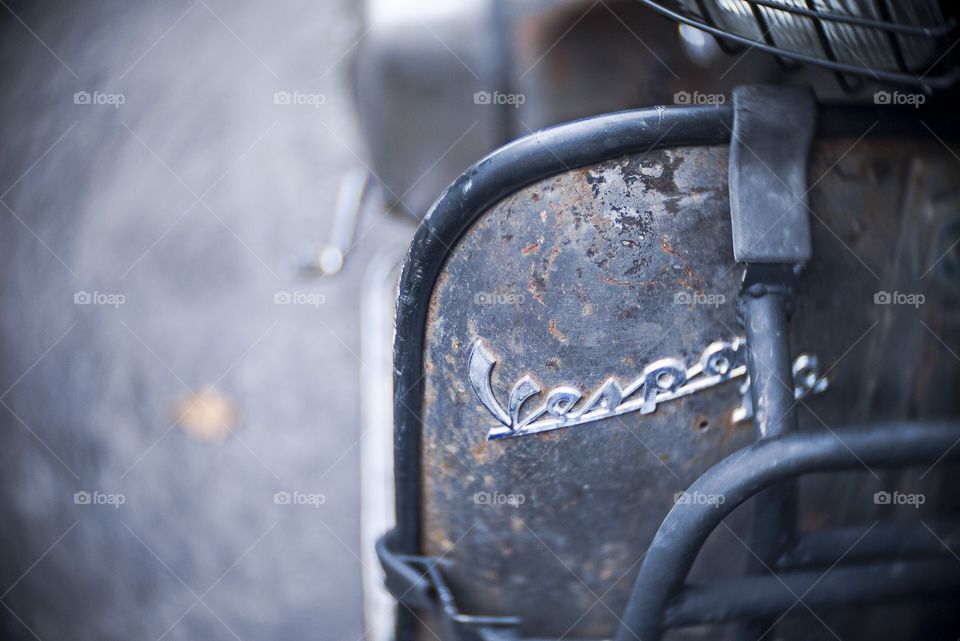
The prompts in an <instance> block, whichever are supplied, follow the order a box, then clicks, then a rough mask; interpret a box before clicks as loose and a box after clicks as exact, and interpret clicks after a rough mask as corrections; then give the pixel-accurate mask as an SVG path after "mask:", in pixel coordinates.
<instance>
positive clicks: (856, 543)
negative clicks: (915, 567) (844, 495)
mask: <svg viewBox="0 0 960 641" xmlns="http://www.w3.org/2000/svg"><path fill="white" fill-rule="evenodd" d="M958 546H960V519H924V520H923V522H917V521H887V522H880V523H875V524H873V525H870V526H867V527H847V528H837V529H832V530H823V531H820V532H809V533H807V534H803V535H801V536H799V537H797V541H796V543H795V544H794V546H793V547H792V548H791V549H790V550H789V551H787V552H786V553H785V554H784V555H783V556H782V557H781V558H780V560H779V561H778V563H777V567H778V568H780V569H790V570H792V569H801V568H816V567H830V566H832V565H834V564H835V563H839V562H841V561H842V562H843V563H858V562H864V561H875V560H877V559H883V558H905V557H914V558H916V557H921V556H924V557H930V556H942V555H949V554H950V550H952V549H954V548H957V547H958Z"/></svg>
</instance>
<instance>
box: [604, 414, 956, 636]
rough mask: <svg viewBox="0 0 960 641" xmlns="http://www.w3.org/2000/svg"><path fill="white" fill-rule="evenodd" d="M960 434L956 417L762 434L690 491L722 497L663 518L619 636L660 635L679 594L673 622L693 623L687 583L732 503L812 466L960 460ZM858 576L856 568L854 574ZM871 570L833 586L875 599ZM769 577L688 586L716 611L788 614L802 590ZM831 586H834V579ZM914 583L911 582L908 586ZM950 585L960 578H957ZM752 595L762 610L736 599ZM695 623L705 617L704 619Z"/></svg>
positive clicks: (685, 506) (692, 504)
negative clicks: (729, 585)
mask: <svg viewBox="0 0 960 641" xmlns="http://www.w3.org/2000/svg"><path fill="white" fill-rule="evenodd" d="M958 438H960V423H958V422H956V421H952V422H951V421H942V422H937V423H926V424H924V423H892V424H887V425H872V426H869V427H866V428H863V429H860V430H857V431H847V430H844V431H837V432H817V433H799V434H789V435H786V436H783V437H779V438H774V439H765V440H762V441H759V442H758V443H756V444H754V445H752V446H750V447H748V448H745V449H743V450H740V451H739V452H737V453H735V454H733V455H731V456H729V457H727V458H726V459H724V460H723V461H721V462H720V463H718V464H717V465H715V466H713V467H712V468H710V469H709V470H708V471H707V472H706V473H704V474H703V475H702V476H701V477H700V478H699V479H697V481H696V482H694V484H693V485H691V486H690V488H689V489H688V490H687V491H688V492H690V493H692V494H695V493H700V494H702V495H712V496H723V497H724V500H723V501H722V502H720V503H713V504H710V505H706V504H697V503H696V502H689V503H678V504H676V505H674V507H673V509H671V510H670V512H669V514H667V517H666V518H665V519H664V520H663V523H662V524H661V525H660V529H659V530H657V534H656V535H655V536H654V538H653V542H652V543H651V544H650V547H649V548H648V549H647V554H646V556H645V557H644V561H643V564H642V565H641V566H640V572H639V574H638V575H637V580H636V583H634V587H633V592H632V594H631V596H630V600H629V602H628V603H627V608H626V611H625V612H624V616H623V619H622V622H621V625H620V627H619V629H618V630H617V634H616V636H615V637H614V639H615V641H638V640H640V639H642V640H643V641H657V640H658V639H660V637H661V635H662V633H663V631H664V628H665V627H666V625H667V623H668V620H667V610H668V607H669V606H670V603H671V600H672V599H674V598H680V599H681V603H680V604H679V605H676V606H675V609H674V614H673V615H672V622H676V621H684V622H692V620H693V613H692V612H691V606H690V605H689V604H686V605H685V604H684V603H683V599H684V596H682V595H683V594H684V592H683V585H684V581H685V580H686V577H687V574H688V573H689V571H690V567H691V566H692V565H693V562H694V561H695V560H696V558H697V554H698V553H699V552H700V548H701V547H702V546H703V544H704V542H705V541H706V540H707V537H708V536H709V535H710V533H711V532H713V530H714V529H715V528H716V527H717V526H718V525H719V524H720V522H721V521H722V520H723V519H724V518H725V517H726V516H727V515H728V514H730V512H732V511H733V509H734V508H736V507H737V506H738V505H740V504H741V503H743V502H744V501H746V500H747V499H749V498H750V497H752V496H754V495H756V494H757V493H758V492H759V491H761V490H763V489H764V488H767V487H770V486H771V485H773V484H774V483H777V482H782V481H785V480H788V479H792V478H796V477H798V476H800V475H803V474H809V473H811V472H823V471H839V470H847V469H858V468H860V467H861V466H908V465H915V464H920V463H925V462H926V463H930V462H934V461H938V460H941V459H942V460H944V461H956V460H960V451H958V448H954V447H953V445H954V444H955V443H956V441H957V439H958ZM948 569H949V571H950V573H951V574H952V575H953V576H954V577H956V576H957V575H960V572H958V571H957V568H956V567H949V568H948ZM857 576H858V575H852V578H856V577H857ZM867 576H869V573H868V574H866V575H864V577H863V578H862V580H861V579H860V578H858V579H857V582H856V583H853V584H851V583H849V582H848V583H846V584H841V588H837V589H836V590H833V591H827V593H828V594H829V595H831V596H836V594H837V593H838V592H839V591H842V590H846V592H847V593H848V600H851V601H852V600H853V599H854V597H856V596H858V591H859V592H864V593H865V594H864V595H862V597H863V599H864V600H868V601H869V600H874V597H875V596H877V595H873V594H872V593H871V592H870V591H871V590H873V589H875V586H873V585H872V583H871V582H870V581H868V580H867V578H866V577H867ZM771 578H772V579H773V580H776V577H749V578H746V579H741V581H742V583H740V585H741V586H746V585H751V582H755V583H756V587H757V589H758V590H767V591H768V592H764V593H761V591H758V592H756V593H752V594H748V593H747V591H746V590H744V589H743V588H738V591H740V593H741V594H740V595H739V597H734V596H729V597H728V598H725V599H720V596H719V591H718V590H707V595H705V594H703V593H697V592H696V591H694V592H693V595H692V596H691V595H690V594H689V593H688V594H687V596H686V598H687V599H688V600H689V599H691V598H693V597H696V599H695V600H696V601H698V602H699V604H700V605H703V603H705V599H707V597H708V596H709V597H710V598H711V599H713V600H712V601H710V602H711V603H712V604H713V605H714V606H715V608H714V609H713V610H712V612H713V613H716V612H719V611H721V610H720V608H722V607H726V608H728V609H729V613H728V615H727V616H728V617H729V618H736V617H738V616H741V615H743V614H744V613H745V612H749V613H750V614H751V615H757V614H762V613H767V614H782V610H779V609H778V608H780V606H781V605H783V604H786V607H789V606H790V605H792V604H794V603H795V602H796V600H797V597H796V594H803V592H802V591H801V592H799V593H796V594H794V595H793V599H792V600H788V599H785V598H784V594H785V593H784V592H782V591H778V590H775V589H773V588H772V587H771V584H770V583H769V582H767V581H766V579H771ZM803 581H804V579H803V578H802V577H801V578H799V579H798V585H802V584H803ZM828 585H831V586H832V585H833V583H832V582H831V583H829V584H828ZM912 586H913V584H912V583H911V584H909V586H908V587H910V588H912ZM952 587H957V585H956V584H953V586H952ZM771 590H772V591H771ZM788 594H789V592H788ZM902 594H903V592H902V591H899V590H896V589H893V588H891V594H889V595H887V596H898V595H899V596H902ZM749 596H752V597H753V602H754V604H755V605H757V610H747V609H746V607H745V605H744V602H743V601H741V600H738V599H739V598H741V597H742V598H743V599H747V597H749ZM718 599H720V601H718ZM825 600H826V599H825ZM845 602H847V601H845ZM678 612H680V613H682V616H681V614H677V613H678ZM704 612H705V614H707V613H710V612H707V611H704ZM697 622H704V621H703V619H699V620H698V621H697Z"/></svg>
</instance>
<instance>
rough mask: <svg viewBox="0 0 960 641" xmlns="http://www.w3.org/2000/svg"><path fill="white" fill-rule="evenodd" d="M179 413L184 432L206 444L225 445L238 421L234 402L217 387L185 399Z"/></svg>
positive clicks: (179, 420)
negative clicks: (223, 443)
mask: <svg viewBox="0 0 960 641" xmlns="http://www.w3.org/2000/svg"><path fill="white" fill-rule="evenodd" d="M176 412H177V425H178V426H179V427H180V429H182V430H183V431H184V432H186V433H187V434H189V435H190V436H192V437H193V438H195V439H196V440H198V441H200V442H202V443H222V442H224V441H225V440H226V439H227V437H228V436H229V435H230V433H231V432H232V431H233V428H234V427H235V425H236V422H237V411H236V409H235V408H234V404H233V401H232V400H231V399H229V398H227V396H226V395H224V394H223V393H222V392H221V391H220V390H218V389H216V388H215V387H205V388H204V389H202V390H201V391H200V392H199V393H193V394H188V395H187V396H184V397H182V398H181V399H180V400H179V401H178V402H177V410H176Z"/></svg>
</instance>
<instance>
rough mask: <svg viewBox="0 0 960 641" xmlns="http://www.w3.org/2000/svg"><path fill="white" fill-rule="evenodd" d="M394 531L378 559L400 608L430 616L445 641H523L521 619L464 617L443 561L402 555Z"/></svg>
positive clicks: (382, 545)
mask: <svg viewBox="0 0 960 641" xmlns="http://www.w3.org/2000/svg"><path fill="white" fill-rule="evenodd" d="M394 537H395V531H394V530H391V531H390V532H388V533H387V534H386V535H384V536H383V537H382V538H381V539H380V540H379V541H377V556H378V557H379V559H380V564H381V565H382V566H383V570H384V574H385V584H386V586H387V589H388V590H389V591H390V593H391V594H392V595H393V596H394V598H396V599H397V603H398V604H399V605H400V607H405V608H408V609H410V610H411V611H412V610H417V611H420V612H425V613H429V615H431V616H432V618H433V620H434V621H435V622H436V624H437V626H438V627H439V628H441V629H442V630H443V639H444V641H513V640H515V639H519V636H518V635H519V627H520V622H521V619H520V618H519V617H510V616H478V615H470V614H464V613H462V612H461V611H460V608H459V607H458V606H457V602H456V599H455V598H454V596H453V592H452V591H451V590H450V586H449V585H448V584H447V582H446V579H445V578H444V576H443V572H442V571H441V570H442V568H443V565H444V561H443V559H441V558H436V557H428V556H414V555H408V554H398V553H396V552H395V551H394V550H393V549H392V547H391V542H392V540H393V538H394Z"/></svg>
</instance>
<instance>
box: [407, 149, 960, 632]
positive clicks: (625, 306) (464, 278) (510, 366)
mask: <svg viewBox="0 0 960 641" xmlns="http://www.w3.org/2000/svg"><path fill="white" fill-rule="evenodd" d="M853 142H854V141H853V140H852V139H851V140H838V141H833V142H830V143H818V144H817V145H816V147H815V150H814V153H813V158H812V160H811V167H810V175H811V180H813V181H817V182H816V186H815V187H814V189H813V191H812V192H811V194H810V202H811V207H812V209H813V210H814V212H815V218H814V221H813V230H812V231H813V238H814V251H815V259H814V264H813V265H812V266H811V268H810V270H809V271H808V274H807V276H806V280H805V285H804V291H803V293H802V295H801V298H800V301H799V302H798V304H797V308H796V314H795V320H794V323H793V325H792V327H793V330H792V331H793V337H792V341H793V346H794V348H795V349H796V350H798V351H800V350H810V351H815V352H816V353H817V354H818V355H819V357H820V359H821V363H822V364H823V366H824V367H830V366H832V369H831V379H832V387H831V389H830V390H829V391H828V392H827V393H826V394H825V395H823V396H821V397H818V398H815V399H812V400H809V401H807V402H806V403H805V404H803V405H802V406H801V408H800V421H801V426H802V428H805V429H811V428H812V429H823V424H826V425H829V426H837V425H842V424H845V423H848V422H851V421H856V420H865V419H868V418H871V417H879V416H885V417H889V416H897V415H907V414H908V413H912V414H913V415H917V414H919V415H921V416H924V415H937V414H942V413H946V412H949V411H951V410H955V409H956V407H955V401H954V400H953V399H952V398H949V396H950V395H949V393H948V392H945V390H950V389H956V383H957V380H956V379H957V362H956V361H955V360H953V359H952V357H951V356H950V355H949V353H947V351H946V350H944V349H942V347H941V346H940V345H938V343H937V342H936V339H935V337H933V336H931V333H930V332H928V331H927V330H926V329H924V326H923V324H922V323H921V321H923V322H925V323H926V324H927V325H928V326H929V328H931V329H932V330H933V331H934V332H936V333H937V334H938V336H939V337H940V338H942V339H943V340H944V341H946V342H947V343H948V344H950V341H951V340H953V344H956V338H957V334H958V330H957V318H958V317H957V314H956V313H955V312H956V310H957V299H956V296H955V294H953V293H951V291H950V288H949V287H948V286H947V285H946V284H945V283H944V282H943V281H942V279H938V278H937V277H934V276H933V275H929V276H928V277H927V278H925V279H922V280H918V278H917V276H918V273H919V272H920V271H923V270H922V269H921V267H922V266H923V265H927V264H929V263H930V262H931V261H932V256H933V254H934V253H935V251H936V247H937V239H936V238H935V237H936V234H937V230H938V229H939V227H940V225H939V220H941V219H943V218H949V217H950V216H954V215H955V214H954V213H953V212H956V211H957V208H956V207H951V206H950V205H951V203H952V204H956V197H955V196H951V195H950V194H951V193H952V192H951V190H953V186H952V185H951V181H953V182H955V179H956V170H955V169H954V167H952V166H951V165H950V164H949V163H950V157H949V155H948V152H947V151H946V150H944V149H940V148H937V147H936V146H919V145H912V144H910V145H906V146H904V145H901V146H900V147H899V148H898V153H896V154H891V153H890V142H889V141H882V140H880V141H871V140H865V141H863V142H861V143H859V144H858V145H855V146H853V148H851V145H852V144H853ZM821 177H822V178H821ZM933 195H936V199H934V198H933ZM918 217H920V218H922V220H923V222H924V223H925V224H924V225H917V224H916V223H917V222H918ZM739 278H740V269H739V268H737V267H735V265H734V261H733V256H732V248H731V241H730V224H729V214H728V199H727V148H726V147H714V148H684V149H674V150H654V151H650V152H648V153H645V154H637V155H633V156H629V157H624V158H621V159H617V160H613V161H609V162H604V163H600V164H598V165H595V166H592V167H587V168H584V169H580V170H574V171H570V172H567V173H565V174H562V175H559V176H556V177H553V178H549V179H545V180H542V181H540V182H538V183H536V184H533V185H531V186H529V187H527V188H525V189H522V190H520V191H519V192H517V193H516V194H514V195H512V196H510V197H508V198H506V199H504V200H503V201H501V202H500V203H499V204H497V205H496V206H495V207H493V208H492V209H491V210H490V211H489V212H487V214H485V215H484V216H483V217H482V218H481V219H480V220H479V222H478V223H477V224H476V225H475V226H474V227H473V228H472V229H471V230H470V231H469V232H468V233H467V234H466V236H465V237H464V238H463V239H462V240H461V242H460V243H459V244H458V245H457V246H456V247H455V248H453V252H452V254H451V257H450V258H449V260H448V262H447V264H446V266H445V268H444V270H443V272H442V274H441V276H440V278H439V279H438V281H437V284H436V287H435V291H434V295H433V299H432V303H431V309H430V317H429V324H428V330H427V340H426V347H425V372H424V374H425V380H426V386H425V390H426V391H425V403H424V409H423V454H422V457H423V458H422V464H423V467H422V474H423V476H422V492H423V504H424V510H423V515H422V518H423V519H424V528H423V530H424V539H423V541H422V547H423V551H424V553H426V554H429V555H445V559H446V560H447V561H448V562H449V563H448V564H446V565H445V571H446V573H447V575H448V578H449V580H450V582H451V584H452V586H453V589H454V592H455V594H456V595H457V596H458V598H459V601H460V606H461V609H462V610H463V611H465V612H468V613H472V614H510V615H520V616H522V617H523V618H524V632H525V633H526V634H537V635H545V636H546V635H567V636H570V637H573V638H580V637H602V636H608V635H610V634H611V633H612V631H613V630H614V628H615V626H616V624H617V617H618V616H619V615H620V613H621V611H622V609H623V607H624V605H625V603H626V598H627V595H628V593H629V590H630V588H631V586H632V582H633V579H634V577H635V574H636V571H637V568H638V563H639V561H640V560H641V558H642V553H643V551H644V550H645V548H646V545H647V543H648V542H649V540H650V539H651V538H652V536H653V533H654V532H655V531H656V529H657V527H658V526H659V524H660V521H661V519H662V518H663V516H664V515H665V514H666V512H667V511H668V510H669V508H670V506H671V504H672V501H673V497H674V494H675V493H676V492H677V491H680V490H682V489H684V488H685V487H686V486H687V485H689V484H690V483H691V482H692V481H693V480H694V479H695V478H696V477H697V476H698V475H699V474H700V473H701V472H702V471H703V470H705V469H706V468H707V467H709V466H710V465H712V464H713V463H715V462H717V461H719V460H720V459H721V458H722V457H724V456H726V455H727V454H729V453H731V452H733V451H734V450H735V449H737V448H739V447H742V446H743V445H745V444H747V443H749V442H750V441H751V440H752V426H750V425H745V424H740V425H734V424H732V422H731V420H730V412H731V410H733V409H734V408H735V407H736V406H737V405H738V403H739V398H740V397H739V394H738V391H737V386H738V383H736V382H728V383H726V384H724V385H722V386H720V387H716V388H712V389H709V390H707V391H703V392H700V393H697V394H696V395H693V396H690V397H687V398H685V399H679V400H674V401H670V402H667V403H664V404H661V405H660V406H659V407H658V408H657V410H656V412H655V413H653V414H649V415H645V416H642V415H640V414H638V413H634V414H627V415H624V416H620V417H615V418H610V419H605V420H603V421H599V422H594V423H589V424H586V425H582V426H577V427H572V428H566V429H560V430H556V431H552V432H548V433H544V434H539V435H533V436H526V437H520V438H512V439H503V440H499V441H493V442H488V441H487V440H486V433H487V430H488V429H489V428H490V427H491V426H493V425H495V421H494V419H493V417H492V416H491V415H490V414H489V413H488V412H487V411H486V410H485V409H484V408H483V407H482V406H481V405H480V403H479V402H478V401H477V399H476V397H475V396H474V394H473V391H472V390H471V389H470V386H469V383H468V380H467V360H468V356H469V348H470V345H471V344H472V343H473V342H474V341H475V340H476V339H478V338H483V339H484V341H485V343H486V345H487V346H488V348H489V349H490V351H491V352H492V353H493V355H494V356H495V358H496V359H497V364H496V367H495V369H494V371H493V390H494V392H495V394H496V395H497V398H498V399H499V400H500V403H501V404H502V405H504V406H506V397H507V395H508V394H509V391H510V388H511V387H512V386H513V384H514V382H516V381H517V380H519V379H520V378H521V377H522V376H523V375H525V374H531V375H533V376H534V377H535V378H536V379H537V381H538V382H539V384H540V386H541V388H542V389H543V390H544V392H546V391H548V390H550V389H553V388H554V387H557V386H560V385H572V386H574V387H577V388H578V389H579V390H580V391H581V392H583V394H584V396H588V395H589V394H590V393H591V392H593V391H594V390H595V389H596V388H597V387H598V386H599V385H600V384H601V383H602V382H603V381H604V380H606V378H607V377H609V376H616V377H618V378H619V380H620V381H621V383H622V384H625V383H627V382H629V381H632V380H633V379H635V378H636V377H637V376H639V375H640V372H641V370H642V369H643V367H644V366H645V365H646V364H648V363H649V362H651V361H653V360H655V359H658V358H663V357H679V358H680V359H681V360H683V361H684V362H685V363H687V364H688V365H692V364H693V363H694V362H695V360H696V359H697V358H698V356H699V354H700V352H701V351H702V350H703V349H704V348H705V347H706V346H707V345H708V344H709V343H711V342H713V341H716V340H721V339H732V338H734V337H735V336H737V335H738V334H740V333H741V331H742V330H741V329H740V326H739V325H738V323H737V320H736V312H735V299H736V293H737V290H738V283H739ZM898 287H899V289H900V291H908V287H912V288H914V289H915V290H916V291H923V292H925V293H926V295H927V296H928V299H927V300H928V303H929V304H927V305H925V306H923V307H921V308H919V309H917V308H913V307H906V306H882V305H875V304H874V303H873V298H874V294H875V293H876V292H877V291H878V290H882V289H887V290H891V291H892V290H894V289H896V288H898ZM678 294H679V295H681V296H680V299H679V302H678ZM691 296H694V297H700V300H701V301H707V304H704V303H697V304H689V302H688V301H689V300H690V297H691ZM711 296H712V297H713V298H708V297H711ZM721 297H722V298H721ZM709 303H715V304H709ZM892 337H895V338H896V341H894V343H895V344H893V345H891V344H890V340H891V338H892ZM866 369H869V371H868V372H867V375H866V376H864V375H863V374H864V372H865V371H866ZM904 381H911V382H913V381H915V383H913V384H906V385H905V384H904ZM541 400H542V395H541V396H540V397H535V399H531V400H530V401H528V409H529V407H530V406H533V405H534V403H535V402H537V404H539V401H541ZM863 476H864V475H859V476H854V475H846V476H843V477H840V482H839V484H838V482H837V481H836V479H830V480H824V479H819V480H817V479H814V480H813V481H811V482H809V483H806V484H805V488H804V492H803V495H804V511H803V524H804V525H805V526H806V527H820V526H823V525H825V524H828V523H839V522H840V521H842V520H846V521H849V522H857V521H858V520H862V519H863V518H875V517H876V516H877V514H878V510H879V509H880V508H877V506H875V505H874V504H873V502H872V501H871V500H870V499H869V497H871V496H872V493H873V492H875V491H876V490H877V489H878V488H879V485H878V483H879V481H876V480H874V479H872V477H871V478H867V479H866V480H864V479H863ZM915 476H916V475H914V477H915ZM914 477H910V476H909V475H907V476H903V475H900V476H897V477H895V478H894V479H893V481H891V480H890V477H884V480H885V481H887V482H888V483H889V482H895V483H898V484H901V485H902V484H903V483H905V482H907V483H914V485H913V486H914V487H915V486H916V479H915V478H914ZM935 477H937V474H936V473H934V474H931V475H930V476H928V477H927V479H926V481H925V482H926V483H928V484H929V483H934V482H936V478H935ZM904 479H906V481H905V480H904ZM818 483H819V484H818ZM825 487H828V488H830V490H829V491H826V492H825V491H824V488H825ZM886 487H889V486H886ZM483 492H486V493H491V494H492V493H499V494H501V495H514V499H513V505H493V504H490V503H491V501H487V502H486V503H483V502H478V500H477V498H476V495H477V493H483ZM521 497H522V498H521ZM521 501H522V503H521ZM748 512H749V510H748V509H741V510H739V511H738V512H737V513H736V514H735V517H738V518H734V519H733V520H732V524H731V529H730V530H726V529H724V528H721V530H720V531H719V532H718V533H716V534H715V536H714V537H713V539H711V542H710V543H709V544H708V547H707V548H706V549H705V553H704V554H702V555H701V558H700V560H699V561H698V565H697V567H696V568H695V571H694V573H695V575H697V576H721V575H723V576H730V575H733V574H736V573H738V572H739V571H740V570H741V568H742V567H743V563H744V560H745V555H746V554H748V552H747V551H746V550H745V548H744V546H743V544H742V543H740V542H739V541H738V540H737V538H736V537H735V536H733V534H732V533H733V532H738V536H742V534H740V533H739V530H740V529H741V526H742V524H743V523H744V518H745V517H746V516H748ZM838 515H840V516H838ZM834 625H837V626H842V625H844V622H843V621H840V622H837V623H834ZM860 625H861V626H863V625H864V624H863V622H862V621H861V622H860Z"/></svg>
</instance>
